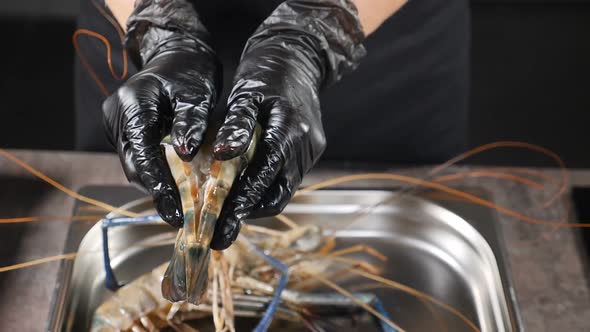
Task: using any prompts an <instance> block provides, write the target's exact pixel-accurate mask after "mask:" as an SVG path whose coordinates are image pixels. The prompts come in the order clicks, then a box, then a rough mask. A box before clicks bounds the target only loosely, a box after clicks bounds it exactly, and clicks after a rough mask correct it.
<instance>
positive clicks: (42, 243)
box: [0, 151, 590, 332]
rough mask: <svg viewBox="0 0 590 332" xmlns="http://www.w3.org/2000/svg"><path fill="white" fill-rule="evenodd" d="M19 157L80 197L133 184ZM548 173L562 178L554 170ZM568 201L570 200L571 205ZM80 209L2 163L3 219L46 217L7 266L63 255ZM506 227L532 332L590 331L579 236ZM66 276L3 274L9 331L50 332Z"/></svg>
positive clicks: (580, 175) (503, 195)
mask: <svg viewBox="0 0 590 332" xmlns="http://www.w3.org/2000/svg"><path fill="white" fill-rule="evenodd" d="M11 152H13V153H14V154H15V155H16V156H17V157H19V158H21V159H22V160H24V161H26V162H27V163H29V164H31V165H32V166H33V167H35V168H37V169H38V170H40V171H42V172H44V173H45V174H47V175H49V176H51V177H52V178H54V179H56V180H57V181H59V182H60V183H62V184H63V185H65V186H66V187H69V188H71V189H73V190H78V189H79V188H81V187H83V186H86V185H121V184H127V181H126V179H125V177H124V175H123V172H122V170H121V167H120V165H119V160H118V158H117V157H116V156H115V155H113V154H95V153H92V154H89V153H70V152H39V151H11ZM471 169H472V167H461V168H456V169H455V170H460V171H466V170H471ZM428 170H429V169H428V168H412V169H395V168H391V169H386V171H387V172H395V173H399V174H405V175H412V176H424V175H425V174H426V173H427V172H428ZM542 171H543V172H544V173H545V174H547V175H552V176H555V177H558V176H559V172H558V171H557V170H554V169H543V170H542ZM351 173H361V171H359V170H358V169H356V170H355V171H349V170H343V169H341V168H340V169H338V170H336V168H322V167H320V168H317V169H315V170H314V171H313V172H312V173H311V174H309V175H308V176H307V177H306V179H305V182H304V184H312V183H316V182H318V181H321V180H324V179H328V178H332V177H335V176H340V175H348V174H351ZM570 174H571V179H570V180H571V184H572V185H590V171H585V170H577V171H571V173H570ZM462 184H465V185H468V186H479V187H482V188H484V189H486V190H487V191H488V192H490V193H491V194H492V196H493V199H494V201H495V202H496V203H497V204H499V205H501V206H504V207H507V208H510V209H513V210H517V211H527V209H528V211H527V212H528V213H529V214H530V215H532V216H535V217H537V218H540V219H546V220H557V219H559V218H561V217H563V216H564V211H565V209H564V205H563V204H560V202H558V203H557V204H555V205H553V206H551V207H550V208H548V209H543V210H539V209H537V210H535V209H531V208H534V207H535V206H536V205H538V204H539V203H541V202H543V201H544V200H546V199H547V198H549V197H550V196H551V193H546V192H541V191H538V190H535V189H533V188H530V187H527V186H525V185H522V184H519V183H514V182H510V181H506V180H494V179H485V180H482V179H480V178H469V179H467V180H466V181H463V182H462ZM384 185H388V184H387V183H384V181H377V182H375V181H360V182H355V183H353V184H352V186H354V187H355V188H359V187H367V188H370V187H379V188H383V187H384ZM568 200H569V196H568V195H566V196H565V199H564V201H565V203H566V205H567V204H568V202H569V201H568ZM73 205H74V200H73V199H72V198H69V197H67V196H66V195H65V194H63V193H61V192H60V191H58V190H56V189H54V188H52V187H50V186H49V185H47V184H45V183H43V182H41V181H40V180H37V179H36V178H35V177H34V176H32V175H30V174H29V173H27V172H26V171H24V170H22V169H21V168H20V167H18V166H16V165H15V164H14V163H12V162H10V161H8V160H7V159H5V158H4V157H0V218H7V217H22V216H45V217H46V218H45V220H44V221H43V222H37V223H27V224H10V225H0V266H6V265H10V264H15V263H19V262H24V261H28V260H32V259H37V258H41V257H46V256H50V255H57V254H61V253H62V250H63V246H64V241H65V237H66V232H67V229H68V224H69V222H67V221H64V218H65V217H67V216H69V215H70V214H71V211H72V208H73ZM572 218H573V217H571V218H570V219H572ZM498 219H499V220H500V223H501V230H502V233H503V237H504V242H505V243H506V246H507V253H508V261H509V264H510V268H511V271H512V279H513V281H514V287H515V291H516V297H517V299H518V302H519V304H520V312H521V315H522V319H523V325H524V329H525V331H529V332H544V331H547V332H554V331H568V332H582V331H590V291H589V284H590V283H589V282H588V280H587V276H586V274H585V266H584V264H583V263H582V260H581V256H580V254H579V253H578V245H577V243H576V236H575V233H574V231H573V230H571V229H559V230H557V229H555V228H553V227H548V226H538V225H530V224H525V223H523V222H520V221H518V220H516V219H515V218H512V217H507V216H504V215H501V214H498ZM58 268H59V263H57V262H52V263H47V264H43V265H38V266H34V267H29V268H25V269H21V270H18V271H11V272H5V273H1V274H0V294H1V299H2V300H0V330H1V331H43V330H44V328H45V326H46V323H47V317H48V314H49V312H50V307H49V306H50V302H51V296H52V294H53V290H54V287H55V285H56V276H57V272H58ZM420 332H421V331H420Z"/></svg>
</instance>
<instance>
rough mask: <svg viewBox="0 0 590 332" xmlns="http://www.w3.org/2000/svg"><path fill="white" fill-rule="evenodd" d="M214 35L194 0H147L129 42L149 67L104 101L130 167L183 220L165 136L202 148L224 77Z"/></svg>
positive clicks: (108, 123)
mask: <svg viewBox="0 0 590 332" xmlns="http://www.w3.org/2000/svg"><path fill="white" fill-rule="evenodd" d="M208 38H209V35H208V33H207V30H206V29H205V27H204V26H203V24H202V23H201V22H200V21H199V18H198V16H197V13H196V12H195V10H194V8H193V6H192V5H191V4H190V3H189V2H188V1H187V0H168V1H155V0H142V1H140V2H139V4H138V5H137V6H136V8H135V10H134V12H133V14H132V15H131V16H130V17H129V20H128V32H127V35H126V46H127V48H128V49H129V51H130V52H129V53H130V54H131V55H132V56H135V61H136V62H138V64H139V65H140V66H141V70H140V71H139V72H138V73H137V74H135V75H134V76H133V77H131V78H129V80H128V81H127V82H126V83H125V84H124V85H123V86H121V88H119V90H118V91H117V92H116V93H114V94H113V95H111V96H110V97H109V98H108V99H107V100H106V101H105V102H104V104H103V113H104V124H105V129H106V132H107V136H108V137H109V139H110V141H111V143H112V144H113V145H114V146H115V147H116V149H117V151H118V153H119V157H120V159H121V163H122V165H123V169H124V171H125V175H126V176H127V179H129V181H130V182H133V183H135V184H138V185H140V186H141V187H143V188H145V189H146V190H147V191H148V192H149V193H150V194H151V196H152V197H153V199H154V203H155V206H156V209H157V210H158V212H159V214H160V215H161V216H162V218H163V219H164V220H165V221H166V222H168V223H170V224H171V225H173V226H175V227H180V226H181V225H182V222H183V215H182V204H181V201H180V195H179V193H178V188H177V187H176V184H175V182H174V179H173V177H172V174H171V173H170V169H169V168H168V165H167V163H166V159H165V157H164V155H163V153H162V150H161V148H160V141H161V140H162V138H163V137H164V136H165V135H167V134H168V133H170V134H171V138H172V142H173V145H174V148H175V150H176V152H177V153H178V155H179V156H180V157H181V158H182V159H183V160H186V161H189V160H191V159H192V158H193V157H194V156H195V155H196V153H197V151H198V149H199V145H200V143H201V142H202V140H203V134H204V132H205V130H206V128H207V118H208V115H209V111H210V110H211V109H212V108H213V107H214V105H215V100H216V97H217V91H219V90H220V86H219V84H220V83H221V73H220V66H219V65H218V62H217V59H216V56H215V54H214V52H213V50H212V49H211V47H210V46H209V45H210V44H209V42H208Z"/></svg>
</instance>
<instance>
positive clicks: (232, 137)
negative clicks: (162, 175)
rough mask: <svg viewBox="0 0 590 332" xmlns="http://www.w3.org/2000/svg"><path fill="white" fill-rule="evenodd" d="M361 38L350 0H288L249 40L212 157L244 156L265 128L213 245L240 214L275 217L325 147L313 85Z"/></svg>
mask: <svg viewBox="0 0 590 332" xmlns="http://www.w3.org/2000/svg"><path fill="white" fill-rule="evenodd" d="M363 38H364V33H363V31H362V27H361V25H360V23H359V20H358V16H357V12H356V8H355V7H354V5H353V4H352V2H351V1H350V0H318V1H313V2H310V1H303V0H288V1H285V2H284V3H283V4H281V5H280V6H279V7H277V9H276V10H275V11H274V12H273V13H272V14H271V16H270V17H268V18H267V19H266V20H265V21H264V23H263V24H262V25H261V26H260V27H259V28H258V30H257V31H256V32H255V33H254V35H253V36H252V37H251V38H250V39H249V41H248V42H247V44H246V47H245V49H244V52H243V55H242V59H241V61H240V65H239V66H238V69H237V72H236V75H235V79H234V87H233V90H232V93H231V95H230V97H229V100H228V111H227V116H226V119H225V122H224V124H223V125H222V127H221V129H220V130H219V132H218V135H217V139H216V141H215V144H214V154H215V158H217V159H219V160H227V159H231V158H234V157H236V156H238V155H240V154H241V153H243V152H244V151H245V149H246V148H247V147H248V144H249V142H250V139H251V137H252V133H253V130H254V127H255V125H256V121H259V122H260V123H261V124H262V127H263V129H264V132H263V134H262V137H261V141H260V142H258V146H257V150H256V153H255V155H254V157H253V160H252V161H251V162H250V164H249V165H248V167H247V168H246V170H245V171H244V173H243V175H242V176H241V177H240V178H239V179H238V180H237V181H236V183H235V184H234V185H233V187H232V189H231V192H230V194H229V197H228V198H227V199H226V201H225V204H224V207H223V209H222V212H221V216H220V218H219V220H218V222H217V224H216V229H215V234H214V236H213V241H212V243H211V248H213V249H216V250H222V249H225V248H227V247H228V246H230V245H231V243H232V242H233V241H234V240H235V239H236V237H237V235H238V233H239V230H240V225H241V222H242V221H243V220H244V219H245V218H246V217H254V218H257V217H264V216H270V215H275V214H278V213H279V212H281V211H282V209H283V208H284V207H285V205H286V204H287V203H288V202H289V200H290V199H291V197H292V196H293V194H294V193H295V191H296V190H297V188H298V186H299V184H300V183H301V181H302V178H303V176H304V175H305V174H306V173H307V172H308V171H309V170H310V169H311V168H312V166H313V165H314V164H315V163H316V161H317V160H318V158H319V157H320V155H321V154H322V152H323V151H324V148H325V146H326V140H325V136H324V131H323V127H322V121H321V112H320V102H319V90H320V88H321V87H323V86H326V85H328V84H330V83H331V82H334V81H337V80H338V79H340V77H341V76H342V74H343V73H344V72H346V71H348V70H351V69H353V68H355V67H356V65H357V63H358V61H359V59H360V58H361V57H362V55H364V48H363V47H362V45H361V41H362V40H363Z"/></svg>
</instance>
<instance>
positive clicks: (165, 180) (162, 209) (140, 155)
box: [124, 111, 183, 227]
mask: <svg viewBox="0 0 590 332" xmlns="http://www.w3.org/2000/svg"><path fill="white" fill-rule="evenodd" d="M163 122H164V121H163V120H162V119H161V118H160V116H159V112H156V111H144V112H138V113H137V115H136V116H134V117H133V118H131V119H130V120H129V121H128V122H127V124H126V126H125V129H124V134H125V136H126V140H127V141H128V142H129V149H130V151H131V160H132V163H133V166H134V167H135V172H136V174H137V177H138V178H139V181H140V182H141V185H143V187H144V188H145V189H146V190H147V191H148V192H149V193H150V195H151V196H152V198H153V200H154V204H155V206H156V210H157V211H158V213H159V214H160V216H161V217H162V219H163V220H164V221H166V222H167V223H169V224H170V225H172V226H174V227H181V226H182V222H183V216H182V210H181V209H182V204H181V201H180V194H179V193H178V188H177V187H176V184H175V181H174V178H173V177H172V173H171V172H170V168H169V167H168V163H167V162H166V158H165V156H164V154H163V152H162V149H161V147H160V141H161V140H162V138H163V136H164V133H165V128H164V126H163Z"/></svg>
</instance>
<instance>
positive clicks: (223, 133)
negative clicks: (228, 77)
mask: <svg viewBox="0 0 590 332" xmlns="http://www.w3.org/2000/svg"><path fill="white" fill-rule="evenodd" d="M249 88H251V87H250V86H248V83H247V81H244V82H239V83H238V84H236V86H235V87H234V91H233V92H232V94H231V96H230V98H229V102H228V111H227V116H226V117H225V121H224V123H223V125H222V126H221V128H220V129H219V131H218V133H217V137H216V139H215V143H214V144H213V153H214V156H215V158H216V159H218V160H228V159H232V158H235V157H237V156H239V155H240V154H242V153H244V152H245V151H246V149H247V148H248V144H249V143H250V140H251V139H252V133H253V132H254V127H255V126H256V117H257V116H258V111H259V107H260V104H261V103H262V100H263V98H264V96H263V95H262V93H260V92H257V91H251V90H249Z"/></svg>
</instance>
